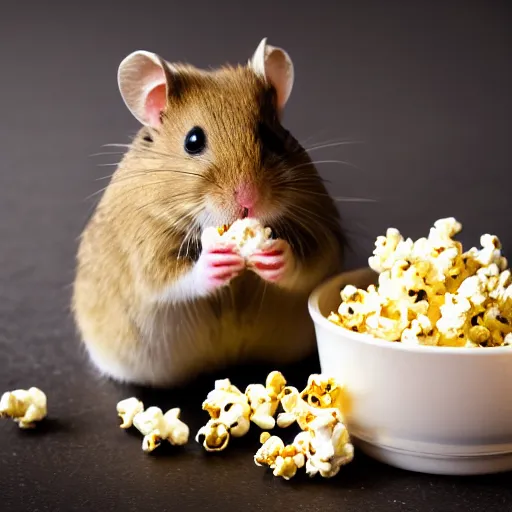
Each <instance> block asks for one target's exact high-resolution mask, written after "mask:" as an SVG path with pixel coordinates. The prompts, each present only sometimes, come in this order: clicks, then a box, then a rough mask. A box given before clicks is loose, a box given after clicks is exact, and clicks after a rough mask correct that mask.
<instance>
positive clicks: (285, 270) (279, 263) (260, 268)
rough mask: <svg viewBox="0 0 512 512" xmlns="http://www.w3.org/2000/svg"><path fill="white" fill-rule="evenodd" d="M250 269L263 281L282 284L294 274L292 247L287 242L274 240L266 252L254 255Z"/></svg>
mask: <svg viewBox="0 0 512 512" xmlns="http://www.w3.org/2000/svg"><path fill="white" fill-rule="evenodd" d="M248 262H249V267H250V268H251V269H252V270H253V271H254V272H256V274H258V275H259V276H260V277H261V278H262V279H264V280H265V281H269V282H271V283H281V282H283V281H285V280H286V279H288V277H290V275H291V274H292V273H293V270H294V267H295V259H294V256H293V253H292V250H291V247H290V245H289V244H288V242H286V241H285V240H280V239H278V240H272V241H271V242H270V243H269V244H268V245H267V247H265V249H264V250H261V251H257V252H255V253H254V254H252V255H251V256H250V258H249V260H248Z"/></svg>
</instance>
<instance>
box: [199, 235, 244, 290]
mask: <svg viewBox="0 0 512 512" xmlns="http://www.w3.org/2000/svg"><path fill="white" fill-rule="evenodd" d="M197 265H198V272H199V281H200V283H201V286H204V287H205V288H206V291H207V292H211V291H213V290H215V289H217V288H219V287H220V286H224V285H227V284H228V283H229V282H230V281H231V280H232V279H233V278H235V277H236V276H237V275H238V274H239V273H240V272H241V271H242V270H243V269H244V268H245V261H244V259H243V258H242V256H240V254H239V253H238V251H237V249H236V247H235V246H234V245H226V244H212V245H210V246H208V247H204V246H203V252H202V253H201V256H200V257H199V260H198V262H197Z"/></svg>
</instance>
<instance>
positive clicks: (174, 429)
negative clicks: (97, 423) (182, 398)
mask: <svg viewBox="0 0 512 512" xmlns="http://www.w3.org/2000/svg"><path fill="white" fill-rule="evenodd" d="M117 413H118V416H119V417H120V418H121V419H122V421H123V422H122V424H121V425H120V427H121V428H123V429H127V428H130V427H131V426H134V427H135V428H136V429H137V430H138V431H139V432H140V433H141V434H142V435H143V436H144V439H143V440H142V450H143V451H144V452H146V453H149V452H152V451H153V450H155V449H156V448H158V447H159V446H160V445H161V444H162V441H167V442H169V443H170V444H172V445H184V444H186V443H187V442H188V438H189V435H190V430H189V427H188V426H187V425H186V424H185V423H184V422H183V421H181V420H180V414H181V411H180V409H179V408H178V407H175V408H174V409H170V410H169V411H167V412H166V413H165V414H164V413H163V412H162V410H161V409H160V408H159V407H148V408H147V409H146V410H144V404H143V403H142V402H141V401H140V400H138V399H137V398H135V397H132V398H127V399H125V400H121V401H120V402H119V403H118V404H117Z"/></svg>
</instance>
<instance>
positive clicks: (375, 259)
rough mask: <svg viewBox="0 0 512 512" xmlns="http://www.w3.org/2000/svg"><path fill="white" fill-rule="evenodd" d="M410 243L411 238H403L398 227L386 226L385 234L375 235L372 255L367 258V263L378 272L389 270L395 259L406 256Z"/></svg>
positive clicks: (410, 246)
mask: <svg viewBox="0 0 512 512" xmlns="http://www.w3.org/2000/svg"><path fill="white" fill-rule="evenodd" d="M412 245H413V244H412V240H410V239H408V240H404V239H403V237H402V235H401V234H400V232H399V231H398V229H395V228H388V229H387V230H386V236H378V237H377V240H376V241H375V249H374V251H373V256H371V257H370V258H369V259H368V264H369V266H370V268H372V269H373V270H375V272H378V273H381V272H384V271H385V270H389V269H391V267H392V266H393V264H394V263H395V262H396V261H398V260H400V259H405V258H407V256H408V255H409V254H410V252H411V250H412Z"/></svg>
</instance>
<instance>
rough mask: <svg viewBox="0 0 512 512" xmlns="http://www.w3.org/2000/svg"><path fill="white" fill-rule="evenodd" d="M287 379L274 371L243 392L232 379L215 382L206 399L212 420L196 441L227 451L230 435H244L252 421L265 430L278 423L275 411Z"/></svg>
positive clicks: (214, 448) (200, 431) (208, 446)
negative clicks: (261, 381) (262, 382)
mask: <svg viewBox="0 0 512 512" xmlns="http://www.w3.org/2000/svg"><path fill="white" fill-rule="evenodd" d="M285 385H286V379H285V378H284V377H283V375H282V374H281V373H280V372H278V371H273V372H271V373H270V374H269V375H268V376H267V379H266V382H265V385H263V384H249V385H248V386H247V388H246V390H245V393H242V392H241V391H240V389H238V388H237V387H236V386H235V385H233V384H231V382H230V380H229V379H219V380H217V381H215V388H214V389H213V390H212V391H210V392H209V393H208V395H207V396H206V400H205V401H204V402H203V410H205V411H207V412H208V414H209V415H210V420H209V421H208V423H207V424H206V425H205V426H203V427H202V428H201V429H200V430H199V432H198V433H197V435H196V441H197V442H198V443H201V444H202V445H203V446H204V448H205V449H206V450H207V451H220V450H224V449H225V448H226V447H227V446H228V444H229V440H230V439H231V437H242V436H244V435H245V434H247V432H248V431H249V429H250V424H251V422H253V423H254V424H255V425H257V426H258V427H260V428H261V429H264V430H270V429H272V428H274V426H275V422H276V420H275V418H274V416H275V414H276V411H277V407H278V405H279V401H280V397H281V394H282V391H283V389H284V388H285Z"/></svg>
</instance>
